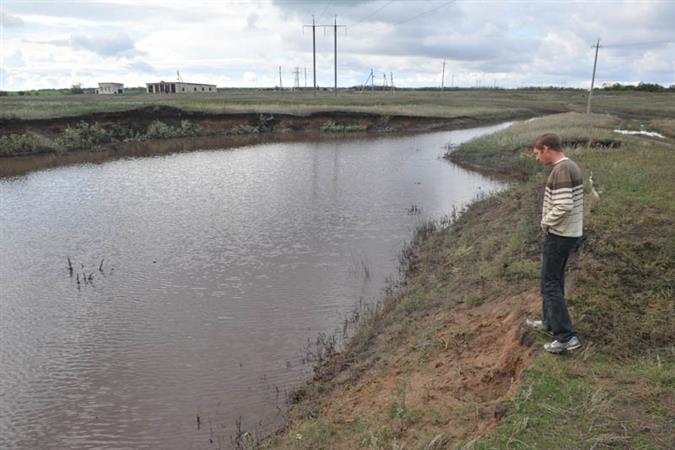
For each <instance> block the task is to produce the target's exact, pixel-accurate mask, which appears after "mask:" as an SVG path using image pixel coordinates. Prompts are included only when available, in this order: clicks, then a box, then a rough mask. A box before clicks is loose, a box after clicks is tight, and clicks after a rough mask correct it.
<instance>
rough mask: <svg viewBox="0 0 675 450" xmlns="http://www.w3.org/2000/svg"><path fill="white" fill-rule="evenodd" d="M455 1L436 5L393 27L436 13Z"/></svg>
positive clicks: (451, 0)
mask: <svg viewBox="0 0 675 450" xmlns="http://www.w3.org/2000/svg"><path fill="white" fill-rule="evenodd" d="M456 1H457V0H450V1H449V2H445V3H442V4H440V5H438V6H436V7H435V8H431V9H429V10H427V11H423V12H421V13H419V14H416V15H414V16H412V17H410V18H409V19H405V20H403V21H401V22H397V23H395V24H394V26H396V25H402V24H404V23H408V22H411V21H413V20H415V19H417V18H418V17H422V16H423V15H425V14H429V13H432V12H434V11H437V10H439V9H441V8H443V7H444V6H448V5H449V4H450V3H454V2H456Z"/></svg>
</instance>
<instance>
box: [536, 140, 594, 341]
mask: <svg viewBox="0 0 675 450" xmlns="http://www.w3.org/2000/svg"><path fill="white" fill-rule="evenodd" d="M534 157H535V158H536V159H537V161H539V163H540V164H543V165H546V166H552V167H553V168H552V169H551V173H550V174H549V176H548V180H547V181H546V191H545V193H544V205H543V208H542V218H541V228H542V229H543V230H544V233H545V234H546V238H545V240H544V254H543V262H542V266H541V296H542V302H543V307H542V312H543V315H542V320H530V319H527V321H526V323H527V325H529V326H531V327H534V328H538V329H541V330H545V331H548V332H550V333H551V334H552V335H553V337H554V338H555V341H553V342H551V343H550V344H545V345H544V349H546V350H547V351H549V352H551V353H560V352H562V351H564V350H575V349H577V348H579V347H581V342H579V338H577V333H576V331H575V330H574V327H573V326H572V319H570V315H569V312H568V311H567V304H566V303H565V264H567V258H568V256H569V254H570V253H571V251H572V250H573V249H574V248H575V246H576V244H577V242H578V240H579V238H580V237H581V235H582V234H583V212H584V179H583V177H582V174H581V169H579V166H577V165H576V164H575V163H574V161H572V160H571V159H569V158H567V157H566V156H565V154H564V153H563V150H562V145H561V142H560V137H559V136H558V135H556V134H553V133H546V134H543V135H541V136H539V137H538V138H537V139H536V141H535V142H534Z"/></svg>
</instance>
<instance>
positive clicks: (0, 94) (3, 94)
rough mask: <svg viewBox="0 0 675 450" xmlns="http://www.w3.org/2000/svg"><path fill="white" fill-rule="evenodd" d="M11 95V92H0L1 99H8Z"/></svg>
mask: <svg viewBox="0 0 675 450" xmlns="http://www.w3.org/2000/svg"><path fill="white" fill-rule="evenodd" d="M8 95H9V92H7V91H0V97H7V96H8Z"/></svg>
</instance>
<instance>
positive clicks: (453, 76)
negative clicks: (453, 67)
mask: <svg viewBox="0 0 675 450" xmlns="http://www.w3.org/2000/svg"><path fill="white" fill-rule="evenodd" d="M454 85H455V74H454V73H453V74H452V78H451V79H450V87H453V86H454Z"/></svg>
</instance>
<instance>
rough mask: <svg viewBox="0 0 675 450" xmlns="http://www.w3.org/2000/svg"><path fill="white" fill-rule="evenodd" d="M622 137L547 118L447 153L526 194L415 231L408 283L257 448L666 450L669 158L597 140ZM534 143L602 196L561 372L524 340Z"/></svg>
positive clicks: (580, 268) (671, 340) (671, 333)
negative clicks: (544, 142) (560, 156)
mask: <svg viewBox="0 0 675 450" xmlns="http://www.w3.org/2000/svg"><path fill="white" fill-rule="evenodd" d="M625 121H626V119H621V118H618V117H616V116H611V115H605V114H599V115H593V116H591V117H588V116H586V115H584V114H576V113H567V114H559V115H554V116H549V117H546V118H540V119H535V120H532V121H528V122H523V123H520V124H518V125H516V126H514V127H512V128H510V129H507V130H504V131H500V132H498V133H495V134H493V135H490V136H487V137H484V138H480V139H478V140H476V141H473V142H469V143H467V144H465V145H463V146H461V147H460V148H459V149H456V150H455V152H454V154H453V155H452V158H453V159H455V160H458V161H462V162H464V163H466V164H471V165H474V166H482V167H483V168H485V169H489V170H493V171H500V172H510V173H514V174H518V175H519V177H520V179H521V180H523V181H519V182H517V183H514V185H513V186H512V187H511V188H510V189H508V190H507V191H505V192H502V193H500V194H498V195H496V196H493V197H490V198H487V199H482V200H480V201H478V202H476V203H474V204H473V205H472V206H471V207H470V208H469V209H468V210H467V211H466V212H465V213H464V214H463V215H462V216H461V217H460V218H459V220H457V221H450V222H452V223H450V224H449V225H448V224H445V226H429V227H426V228H425V229H423V230H421V231H420V233H419V234H418V236H417V238H418V239H417V242H418V244H419V245H418V246H417V247H414V246H413V247H411V248H409V249H408V250H407V251H406V252H404V258H403V260H405V261H407V264H408V276H407V278H406V282H405V284H403V285H402V286H400V287H399V289H398V290H397V291H395V292H392V293H391V294H390V295H389V296H388V297H387V298H385V299H384V301H383V302H382V304H380V305H378V306H376V307H374V308H372V309H370V310H368V311H364V312H361V314H360V316H361V319H360V324H359V326H358V327H357V329H356V331H355V333H354V335H353V337H352V339H351V340H350V341H349V342H348V343H347V344H346V348H345V351H344V352H342V353H341V354H339V355H337V356H334V357H333V358H331V359H330V360H329V362H328V363H325V364H323V365H322V366H320V367H318V368H317V370H316V376H315V380H314V381H313V382H311V383H309V384H308V385H307V386H305V387H304V388H302V389H300V390H299V391H297V392H296V394H295V395H294V397H293V401H294V404H293V405H292V407H291V409H290V412H289V420H288V425H287V427H286V429H285V430H283V431H282V432H280V433H279V434H277V435H275V436H272V437H270V438H269V439H267V440H266V441H264V442H263V443H262V447H263V448H284V449H322V448H325V449H333V448H339V449H354V448H371V449H391V448H394V449H402V448H406V449H413V448H414V449H444V448H464V449H505V448H534V449H540V448H561V449H577V448H655V449H667V448H672V444H673V442H675V431H674V430H673V424H674V423H675V412H674V411H675V410H674V409H673V407H672V406H673V404H674V403H673V402H674V400H675V371H674V370H673V369H675V364H674V362H675V352H674V350H675V348H674V346H675V328H674V323H673V318H674V317H675V306H674V304H673V301H672V299H673V289H674V288H675V284H674V283H673V280H675V270H674V269H673V268H674V267H675V227H674V225H673V221H672V218H673V217H674V216H675V204H673V202H672V192H673V191H675V178H674V177H672V171H673V170H674V169H675V167H674V163H673V158H672V154H673V150H674V145H675V144H674V143H673V140H670V139H655V138H645V137H639V136H625V135H620V134H617V133H613V132H612V131H611V130H612V129H613V128H614V127H616V126H619V125H622V123H623V124H625ZM544 131H554V132H558V133H560V134H561V135H562V136H563V139H564V140H565V143H566V153H567V154H568V155H569V156H571V157H572V158H573V159H575V160H576V161H577V162H578V163H579V164H580V166H581V167H582V170H583V171H584V173H585V175H586V177H587V176H588V175H589V174H590V173H591V172H592V173H593V177H594V180H595V182H596V185H597V186H598V190H599V191H600V201H599V203H592V202H591V201H590V198H589V196H587V199H586V205H585V206H586V211H585V215H584V221H585V236H584V238H583V240H582V242H581V245H580V248H579V251H578V253H577V254H576V255H575V256H574V257H573V258H572V259H571V261H570V263H569V267H568V269H569V270H568V275H567V289H566V294H567V296H568V299H569V300H568V301H569V305H570V310H571V314H572V316H573V318H574V320H575V325H576V327H577V329H578V331H579V335H580V338H581V339H582V341H583V343H584V347H583V349H581V350H579V351H577V352H575V353H571V354H564V355H551V354H548V353H545V352H543V351H542V349H541V347H542V345H543V343H545V342H547V341H549V340H550V338H548V337H547V336H544V335H540V334H537V333H536V332H533V331H531V330H528V329H525V328H524V327H523V325H522V322H523V320H524V318H525V317H536V316H537V315H538V312H539V311H540V297H539V294H538V280H539V267H540V252H541V248H540V246H541V241H542V236H541V234H540V233H541V232H540V230H539V225H538V223H539V215H540V205H541V198H542V190H543V189H542V188H543V183H544V181H545V177H546V173H547V171H546V169H542V168H540V167H538V166H537V165H535V164H533V162H532V158H531V155H530V153H529V152H530V150H529V146H530V145H531V143H532V140H533V137H534V136H536V135H538V134H540V133H542V132H544ZM239 442H240V443H244V444H246V443H247V442H248V443H249V444H250V443H251V441H250V440H249V441H246V440H240V441H239ZM244 444H242V446H245V445H244Z"/></svg>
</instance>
